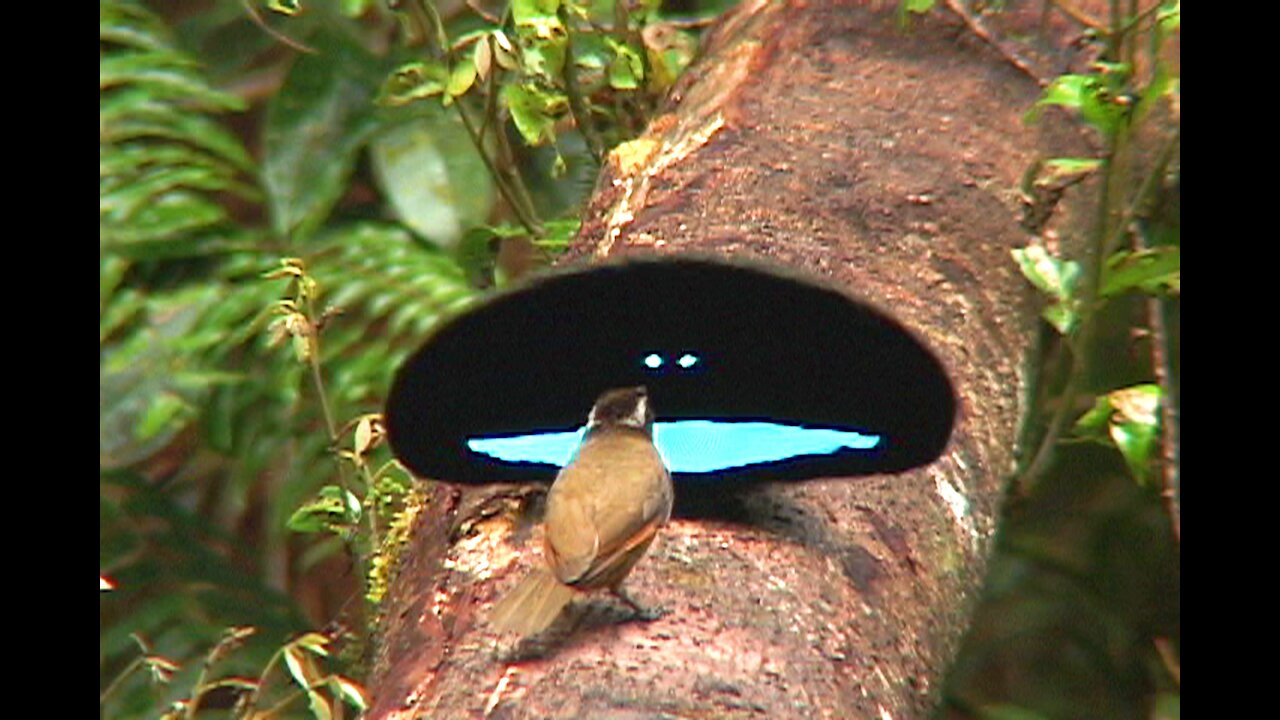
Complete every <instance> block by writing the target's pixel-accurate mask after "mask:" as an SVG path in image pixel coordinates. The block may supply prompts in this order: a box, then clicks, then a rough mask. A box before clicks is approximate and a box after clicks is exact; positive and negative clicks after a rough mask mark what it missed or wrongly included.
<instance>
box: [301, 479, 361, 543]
mask: <svg viewBox="0 0 1280 720" xmlns="http://www.w3.org/2000/svg"><path fill="white" fill-rule="evenodd" d="M359 521H360V500H359V498H357V497H356V496H355V495H353V494H352V493H351V492H350V491H349V490H344V489H343V488H340V487H338V486H336V485H327V486H325V487H323V488H321V489H320V492H319V493H317V494H316V497H315V498H314V499H312V500H311V501H309V502H307V503H306V504H304V505H303V506H302V507H300V508H298V509H297V510H295V511H294V513H293V515H292V516H290V517H289V521H288V522H287V523H286V525H287V527H288V528H289V529H290V530H293V531H294V532H301V533H314V532H327V531H346V530H349V529H350V528H351V526H354V525H356V524H357V523H358V522H359Z"/></svg>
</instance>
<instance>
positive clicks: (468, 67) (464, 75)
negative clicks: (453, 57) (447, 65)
mask: <svg viewBox="0 0 1280 720" xmlns="http://www.w3.org/2000/svg"><path fill="white" fill-rule="evenodd" d="M475 82H476V64H475V63H474V62H468V61H466V60H464V61H462V62H459V63H458V64H457V65H455V66H453V72H451V73H449V83H448V85H447V86H446V87H445V96H446V98H447V99H452V98H456V97H458V96H460V95H465V94H466V92H467V91H468V90H470V89H471V86H472V85H474V84H475Z"/></svg>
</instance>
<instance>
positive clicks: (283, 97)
mask: <svg viewBox="0 0 1280 720" xmlns="http://www.w3.org/2000/svg"><path fill="white" fill-rule="evenodd" d="M308 43H309V44H310V45H312V46H313V47H315V48H317V49H318V52H317V53H315V54H309V55H302V56H300V57H299V58H298V59H297V61H296V62H295V63H294V65H293V68H292V69H291V70H290V71H289V75H288V77H286V79H285V82H284V86H283V87H281V88H280V91H279V92H278V93H277V94H276V95H275V96H274V97H272V99H271V101H270V102H269V103H268V106H267V117H266V125H265V130H264V137H263V143H264V146H265V153H266V157H265V159H264V161H263V168H262V177H263V182H264V184H265V185H266V187H267V190H268V196H269V204H270V207H271V214H272V224H273V226H274V228H275V231H276V232H277V233H279V234H281V235H283V236H290V235H293V236H306V235H309V234H310V233H311V232H312V231H314V230H315V229H316V228H317V227H318V226H319V225H320V224H321V223H323V222H324V220H325V218H327V217H328V215H329V212H330V211H331V210H332V209H333V206H334V204H335V203H337V201H338V199H339V198H340V197H341V196H342V194H343V193H344V192H345V191H346V187H347V178H348V176H349V175H350V174H351V170H352V168H353V167H354V166H355V161H356V156H357V153H358V151H359V150H360V148H361V147H362V146H363V145H364V143H365V141H366V140H367V139H368V137H369V134H370V133H371V132H372V131H373V129H374V128H375V127H376V122H375V118H374V115H373V107H372V103H371V100H372V98H373V96H374V92H375V89H376V87H377V83H378V82H379V80H380V78H381V73H382V70H381V68H380V66H379V63H378V61H377V60H376V59H375V58H374V57H373V56H372V55H371V54H369V53H368V52H366V51H365V50H364V49H363V48H362V47H360V46H359V45H357V44H356V43H355V41H353V40H351V39H349V38H347V37H345V36H342V35H338V34H336V33H332V32H326V33H322V34H320V35H319V36H318V37H316V38H312V39H309V40H308Z"/></svg>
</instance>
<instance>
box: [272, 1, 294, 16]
mask: <svg viewBox="0 0 1280 720" xmlns="http://www.w3.org/2000/svg"><path fill="white" fill-rule="evenodd" d="M267 9H268V10H271V11H272V12H278V13H280V14H281V15H297V14H298V13H300V12H302V2H301V0H267Z"/></svg>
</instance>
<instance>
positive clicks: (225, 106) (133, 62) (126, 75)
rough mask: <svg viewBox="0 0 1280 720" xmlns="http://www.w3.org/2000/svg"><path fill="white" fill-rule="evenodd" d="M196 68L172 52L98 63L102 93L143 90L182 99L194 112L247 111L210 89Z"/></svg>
mask: <svg viewBox="0 0 1280 720" xmlns="http://www.w3.org/2000/svg"><path fill="white" fill-rule="evenodd" d="M195 67H196V63H195V61H194V60H192V59H191V58H189V57H187V56H186V55H184V54H182V53H179V52H176V51H171V50H158V51H147V52H124V53H110V54H107V55H104V56H102V57H101V58H100V59H99V61H98V89H99V91H108V90H111V89H113V88H116V87H121V86H132V87H140V88H143V89H145V90H146V91H147V93H148V95H149V96H150V97H154V98H167V99H180V100H182V101H183V102H184V103H187V104H189V105H190V106H191V107H192V109H198V110H209V111H227V110H243V109H245V107H246V105H245V102H244V101H243V100H241V99H240V98H238V97H236V96H235V95H231V94H229V93H224V92H222V91H220V90H215V89H213V88H212V87H210V86H209V84H208V83H206V82H205V81H204V80H203V79H201V78H200V76H199V75H198V74H196V72H195Z"/></svg>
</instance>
